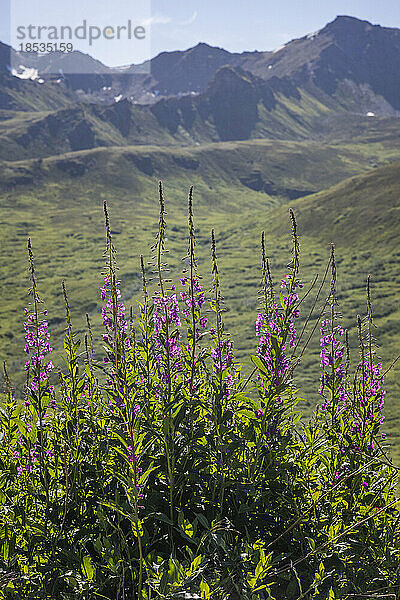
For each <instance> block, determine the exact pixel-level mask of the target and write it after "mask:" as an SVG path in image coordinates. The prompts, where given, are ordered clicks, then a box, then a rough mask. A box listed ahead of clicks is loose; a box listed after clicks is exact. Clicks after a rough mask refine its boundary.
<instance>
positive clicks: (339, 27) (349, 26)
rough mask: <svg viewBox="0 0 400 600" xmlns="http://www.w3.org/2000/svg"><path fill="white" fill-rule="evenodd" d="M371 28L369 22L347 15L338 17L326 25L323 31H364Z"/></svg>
mask: <svg viewBox="0 0 400 600" xmlns="http://www.w3.org/2000/svg"><path fill="white" fill-rule="evenodd" d="M370 27H373V25H372V23H370V22H369V21H363V20H361V19H357V18H356V17H351V16H349V15H338V16H337V17H336V19H334V20H333V21H331V22H330V23H328V24H327V25H326V26H325V27H324V30H325V31H349V30H351V31H356V30H360V29H366V28H370Z"/></svg>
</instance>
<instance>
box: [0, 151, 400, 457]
mask: <svg viewBox="0 0 400 600" xmlns="http://www.w3.org/2000/svg"><path fill="white" fill-rule="evenodd" d="M390 152H392V154H394V153H395V149H393V150H390V149H389V148H388V147H387V148H386V147H384V148H383V150H382V147H379V148H377V147H374V146H372V147H370V146H362V145H361V144H359V145H358V146H351V147H347V146H340V147H335V146H333V145H326V146H323V147H322V148H321V146H320V145H318V144H316V143H296V142H271V141H267V140H263V141H261V140H258V141H254V142H239V143H237V142H235V143H234V142H229V143H219V144H215V145H208V146H200V147H198V148H196V149H193V150H189V149H187V150H172V149H166V148H165V149H162V148H152V147H143V148H113V149H97V150H92V151H82V152H78V153H73V154H69V155H64V156H61V157H52V158H50V159H46V160H44V161H43V163H42V165H41V167H40V171H39V173H37V172H35V171H34V169H35V168H36V167H35V165H36V164H37V163H35V161H26V162H21V163H18V164H10V163H8V164H7V165H6V167H3V173H2V181H3V186H4V187H3V192H2V206H1V212H0V221H1V224H2V236H1V250H2V255H3V256H4V257H5V259H4V260H3V263H2V267H1V284H2V290H3V292H2V299H3V301H2V303H1V309H0V324H1V325H0V327H1V329H0V336H1V337H0V341H1V355H2V358H6V359H7V362H8V363H9V369H10V371H11V372H16V371H18V369H19V370H21V365H22V361H23V351H22V350H23V329H22V317H23V308H24V306H26V305H27V302H28V299H27V297H26V291H27V278H26V275H27V263H26V240H27V238H28V236H31V237H32V243H33V246H34V250H35V255H36V262H37V268H38V276H39V283H40V289H41V290H42V295H43V299H44V300H45V301H46V305H47V307H48V309H49V317H50V325H51V329H52V332H53V338H54V342H55V347H56V348H59V344H60V339H61V334H62V331H63V327H64V325H63V324H62V322H61V318H60V310H61V309H62V308H61V307H62V292H61V280H62V279H65V280H66V281H67V286H68V289H69V291H70V301H71V307H72V311H73V314H74V323H75V325H76V326H77V327H78V328H79V329H80V330H81V331H83V328H84V325H85V324H84V319H83V315H84V313H85V312H86V311H87V312H89V313H90V314H91V316H92V317H93V319H94V323H95V325H96V327H98V325H99V318H98V307H99V295H98V292H97V290H98V287H99V281H100V272H101V269H102V263H103V259H102V252H103V249H104V232H103V223H102V203H103V201H104V200H107V201H108V203H109V207H110V213H111V218H112V229H113V231H114V239H115V242H116V245H117V248H118V258H119V264H120V267H121V268H120V276H121V279H122V288H123V291H124V297H125V299H126V300H127V303H128V304H129V303H131V302H132V303H135V301H136V300H137V299H138V298H139V297H140V276H139V255H140V254H141V253H143V254H144V255H145V257H146V258H147V259H150V256H151V253H150V249H149V239H151V238H152V236H154V234H155V232H156V229H157V218H158V216H157V189H156V180H157V178H158V177H160V178H162V179H163V180H164V182H165V193H166V199H167V206H168V213H169V214H168V227H169V230H168V245H169V248H170V250H171V256H173V257H174V260H173V261H172V262H173V265H172V267H173V266H175V267H178V268H180V263H179V260H177V258H176V257H179V256H183V255H184V254H185V252H186V198H187V190H188V188H189V185H191V184H194V186H195V213H196V226H197V229H198V252H199V261H200V268H201V272H202V273H203V274H204V276H205V278H206V280H207V277H208V275H209V273H210V265H209V240H210V230H211V227H215V230H216V236H217V251H218V255H219V256H220V263H221V272H222V284H223V290H224V295H225V297H226V304H227V313H226V320H227V324H228V326H229V328H230V329H231V331H232V332H235V340H236V345H237V348H238V358H239V359H243V358H244V356H245V355H246V354H248V351H249V349H250V348H251V347H253V345H254V338H253V334H252V332H253V322H254V318H255V314H256V309H257V290H258V287H259V279H260V275H259V262H260V261H259V236H260V231H261V230H262V229H265V231H266V239H267V245H268V253H269V255H270V257H271V263H272V268H273V272H274V274H275V276H276V277H279V276H280V274H281V272H283V271H284V267H285V265H286V262H287V256H288V249H289V246H290V234H289V220H288V217H287V208H288V205H286V206H285V203H287V202H288V199H287V197H286V198H285V196H284V195H281V196H269V195H267V194H265V193H263V192H256V191H253V190H251V189H249V188H248V187H246V186H244V185H243V184H242V183H241V182H240V179H241V178H243V176H244V175H248V174H249V173H253V172H255V171H258V172H260V173H261V175H262V176H263V177H265V178H266V179H267V177H268V179H269V180H270V181H273V182H274V183H275V184H276V186H278V187H280V188H281V189H283V190H285V189H292V188H293V187H294V186H296V189H297V190H299V189H300V190H301V189H303V190H321V189H323V188H326V187H329V186H330V185H332V184H335V183H337V182H338V181H340V180H341V179H344V178H345V177H348V176H349V175H353V174H354V173H360V172H362V171H365V170H366V169H368V168H371V166H372V164H371V163H372V161H373V160H375V159H377V158H379V159H381V160H383V157H384V158H385V159H386V160H388V159H389V155H390ZM143 158H146V159H147V162H146V161H144V162H143ZM390 158H391V156H390ZM182 159H186V160H187V159H194V160H195V161H197V162H198V167H197V168H196V169H194V170H193V168H192V169H189V168H185V167H184V166H182ZM149 164H151V166H152V170H153V173H152V175H147V174H146V173H144V172H143V165H147V167H148V165H149ZM183 164H187V163H185V161H183ZM327 164H329V165H330V168H329V169H328V168H327V166H326V165H327ZM138 165H139V166H140V168H141V169H142V170H140V169H139V168H138ZM147 167H146V168H147ZM71 169H72V170H74V169H78V171H79V172H82V173H83V174H82V175H81V176H75V177H71V176H69V175H68V172H69V171H70V170H71ZM399 172H400V168H399V165H398V164H394V165H391V166H388V167H384V168H381V169H378V170H375V169H372V170H371V171H370V174H368V175H366V176H362V177H356V178H352V179H350V180H346V181H345V182H344V183H342V184H339V185H338V186H337V187H334V188H332V189H331V190H329V191H327V192H321V193H319V194H317V195H313V196H309V197H308V198H305V199H299V200H297V201H293V202H291V205H292V206H293V208H294V209H295V211H296V214H297V218H298V223H299V232H300V235H301V243H302V246H303V252H302V256H303V267H304V272H303V277H304V279H305V281H306V282H309V281H311V280H312V277H313V275H314V274H315V273H317V272H318V273H320V274H322V273H323V270H324V265H325V263H326V261H327V260H328V257H329V243H330V242H331V241H334V242H336V244H337V258H338V270H339V303H340V304H339V306H340V309H341V311H342V313H343V315H344V321H345V324H346V326H349V327H350V328H351V333H352V335H353V342H352V344H353V346H355V345H356V343H355V341H354V323H355V317H356V314H357V313H358V312H360V313H362V312H363V310H364V307H365V295H364V289H365V280H366V277H367V274H368V273H371V275H372V281H373V286H374V308H375V314H376V324H377V325H378V329H377V331H376V336H377V338H378V340H379V343H380V344H381V345H382V355H383V358H384V360H385V364H388V362H389V361H390V357H393V356H394V355H395V353H396V352H398V351H400V341H399V335H398V334H399V331H398V329H399V328H398V317H399V304H398V294H399V291H400V290H399V286H400V273H399V269H398V264H397V257H398V250H397V248H398V237H399V233H398V232H399V216H398V215H399V211H398V208H397V204H398V202H397V198H398V195H399V192H400V189H399V188H400V185H399V181H400V177H399ZM27 173H28V175H29V174H30V175H31V176H32V177H33V181H35V182H36V185H26V186H17V187H16V188H15V189H13V188H12V187H11V186H10V187H9V188H8V189H7V188H6V185H5V184H7V177H8V178H9V179H11V180H12V179H13V178H18V177H19V176H27ZM227 215H228V218H227ZM303 366H304V367H305V368H304V369H302V372H303V373H304V376H303V384H304V390H305V395H306V397H307V401H308V402H309V403H310V404H313V403H315V401H316V400H318V397H317V394H316V385H315V381H316V380H317V379H318V343H317V340H314V342H313V346H312V351H311V354H310V356H309V358H308V359H307V362H306V363H304V365H303ZM16 382H17V383H18V384H19V385H21V384H22V379H21V378H17V380H16ZM389 383H390V388H391V390H392V395H391V396H390V397H389V399H388V402H387V405H388V416H390V417H392V416H395V414H396V410H397V406H398V402H399V401H400V394H399V392H400V387H399V385H398V384H397V383H396V381H395V372H393V373H392V374H391V377H390V379H389ZM395 427H397V423H396V422H393V426H392V428H393V435H395V433H396V430H395ZM399 450H400V448H399Z"/></svg>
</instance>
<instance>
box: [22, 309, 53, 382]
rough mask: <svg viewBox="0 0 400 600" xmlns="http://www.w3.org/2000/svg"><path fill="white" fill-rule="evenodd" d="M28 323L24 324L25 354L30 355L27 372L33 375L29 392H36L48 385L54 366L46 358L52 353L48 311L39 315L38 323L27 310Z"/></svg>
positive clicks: (33, 315) (26, 364) (26, 366)
mask: <svg viewBox="0 0 400 600" xmlns="http://www.w3.org/2000/svg"><path fill="white" fill-rule="evenodd" d="M24 312H25V317H26V321H25V322H24V329H25V352H26V354H28V355H29V360H27V361H26V363H25V371H28V372H29V373H30V374H31V375H33V377H32V379H31V381H30V383H29V390H30V391H32V392H36V391H37V390H38V389H39V386H41V387H42V388H43V386H44V385H45V384H46V382H47V380H48V378H49V376H50V373H51V371H52V370H53V368H54V365H53V363H52V361H51V360H49V361H48V362H46V360H47V359H46V356H47V355H48V354H50V353H51V352H52V350H53V349H52V348H51V346H50V341H49V340H50V332H49V331H48V327H49V323H48V321H47V319H45V318H44V319H42V320H41V316H43V317H46V316H47V311H43V312H41V313H39V320H38V322H37V321H36V315H35V314H31V313H30V312H29V309H27V308H25V311H24Z"/></svg>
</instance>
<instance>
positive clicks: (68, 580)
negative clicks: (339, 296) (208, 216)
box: [0, 183, 400, 600]
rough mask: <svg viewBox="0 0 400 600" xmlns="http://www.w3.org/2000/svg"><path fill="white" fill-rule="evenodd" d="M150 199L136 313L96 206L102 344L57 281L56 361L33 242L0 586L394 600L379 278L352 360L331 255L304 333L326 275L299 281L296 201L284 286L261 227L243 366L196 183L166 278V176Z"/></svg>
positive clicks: (42, 595) (94, 594)
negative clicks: (312, 386) (180, 262)
mask: <svg viewBox="0 0 400 600" xmlns="http://www.w3.org/2000/svg"><path fill="white" fill-rule="evenodd" d="M159 200H160V215H159V227H158V233H157V237H156V240H155V243H154V245H153V246H152V253H153V254H152V260H151V262H150V263H149V264H148V265H145V261H144V258H143V256H142V257H141V259H140V269H141V273H142V281H143V299H142V301H141V303H140V304H139V311H138V314H133V312H132V310H130V311H127V310H126V307H125V305H124V302H123V300H122V294H121V291H120V289H119V285H120V284H119V281H118V267H117V261H116V250H115V247H114V243H113V239H112V234H111V228H110V219H109V214H108V209H107V206H106V205H104V213H105V229H106V250H105V267H104V272H103V275H102V278H103V279H102V283H101V287H100V293H99V296H100V298H101V302H102V309H101V315H102V320H103V334H102V340H101V346H102V351H99V348H98V347H97V345H96V339H95V336H94V334H93V332H92V328H91V324H90V320H89V316H88V315H86V323H87V334H86V335H85V337H84V340H82V342H83V343H82V344H81V340H80V339H79V338H78V336H77V335H76V333H75V332H74V330H73V327H72V324H71V311H70V305H69V300H68V294H67V287H66V285H65V283H64V282H63V284H62V289H63V295H64V300H65V322H66V328H65V339H64V355H63V358H64V363H65V364H64V366H63V368H62V369H60V368H59V369H56V368H55V367H54V366H53V362H52V359H51V356H52V348H51V341H50V333H49V328H48V322H47V313H46V310H45V309H44V305H43V303H42V300H41V298H40V296H39V292H38V286H37V279H36V271H35V264H34V258H33V252H32V247H31V242H30V240H29V242H28V258H29V267H30V278H31V289H30V302H29V306H28V307H27V309H26V311H25V313H26V314H25V325H24V327H25V339H26V346H25V352H26V356H27V359H26V366H25V370H26V385H25V394H24V396H23V397H16V395H15V392H14V391H13V387H12V384H11V381H10V377H9V375H8V372H7V368H6V365H4V381H5V391H6V394H5V396H4V402H3V403H2V406H1V411H0V424H1V446H0V481H1V486H0V503H1V511H0V549H1V554H0V598H4V599H8V598H10V599H11V598H13V599H14V598H15V599H21V598H24V599H32V600H33V599H38V600H39V599H55V598H57V599H58V598H60V599H62V600H64V599H65V600H67V599H75V598H83V599H87V600H89V599H90V600H91V599H95V598H99V599H100V598H102V599H109V600H116V599H118V600H128V599H129V600H131V599H138V600H151V599H154V600H155V599H157V598H162V599H178V598H181V599H183V598H193V599H194V598H203V599H213V600H225V599H231V600H241V599H245V600H261V599H265V598H270V599H276V600H280V599H286V598H289V599H290V598H293V599H295V600H301V599H302V598H306V599H308V598H315V597H319V598H321V599H327V600H328V599H334V598H340V599H345V598H393V599H394V598H396V597H398V593H399V591H400V569H399V564H400V562H399V561H400V530H399V524H400V513H399V511H398V508H397V500H396V498H395V486H396V482H397V471H398V470H397V468H396V467H394V466H393V465H392V463H391V461H390V459H389V458H388V456H387V454H386V450H385V447H384V441H383V438H384V434H381V425H382V422H383V418H384V417H383V407H384V397H385V390H384V383H383V375H384V373H383V371H382V364H381V363H380V362H379V360H378V358H377V356H376V353H375V350H374V347H373V338H372V328H373V314H372V303H371V294H370V282H369V280H368V284H367V315H366V317H365V318H361V317H358V318H357V327H358V344H359V360H358V364H357V366H356V369H355V372H352V371H351V369H350V364H351V361H350V351H349V342H348V335H347V332H346V331H344V330H343V328H342V327H341V324H340V320H339V315H338V307H337V300H336V263H335V254H334V249H333V248H332V253H331V257H330V261H329V265H328V268H327V271H326V273H325V277H324V280H323V281H322V284H321V286H320V288H319V290H318V293H317V295H316V298H315V300H314V302H313V303H311V304H312V307H311V310H310V312H309V313H308V315H304V319H303V321H302V322H303V323H304V324H303V326H302V328H301V329H300V327H299V325H298V320H299V316H300V313H301V311H302V310H303V307H304V306H305V304H304V299H305V298H306V297H307V296H308V295H309V294H310V292H311V291H312V289H313V287H314V285H315V284H316V280H315V281H314V283H313V284H312V285H311V287H310V288H309V289H308V290H307V291H303V284H302V283H301V281H300V279H299V268H300V250H299V239H298V235H297V226H296V221H295V217H294V214H293V212H292V211H291V213H290V217H291V223H292V233H293V254H292V257H291V262H290V263H289V266H288V272H287V274H286V275H284V276H283V278H282V279H281V281H280V283H278V284H277V285H276V284H274V282H273V280H272V276H271V271H270V264H269V259H268V257H267V251H266V246H265V238H264V233H262V238H261V280H262V282H261V289H260V295H259V300H260V303H259V306H260V308H259V311H258V314H257V315H256V316H255V351H254V354H253V355H252V356H251V360H252V362H253V366H254V369H253V372H252V373H251V375H250V376H249V377H247V378H245V377H244V376H243V375H242V371H241V366H240V365H239V364H238V363H237V361H236V360H235V357H234V344H233V340H232V339H231V337H230V335H229V334H228V332H227V331H226V329H225V327H224V318H223V317H224V310H225V306H224V299H223V297H222V294H221V282H220V267H219V262H218V247H217V241H216V238H215V234H214V231H212V234H211V265H212V268H211V276H212V289H211V290H207V289H205V288H204V285H203V283H202V278H201V276H200V274H199V271H198V263H197V259H196V238H195V226H194V217H193V189H191V190H190V193H189V210H188V250H187V255H186V256H185V257H184V261H185V264H184V269H183V273H182V274H181V277H180V278H179V279H176V281H175V280H172V279H170V278H169V273H168V270H167V264H166V253H167V248H166V241H167V240H166V228H167V224H166V217H167V214H166V211H165V202H164V196H163V190H162V186H161V183H160V186H159ZM329 274H330V279H331V285H330V293H329V296H328V298H327V300H326V301H325V302H324V303H323V305H322V308H317V305H318V301H319V298H320V295H321V290H322V288H323V284H324V281H325V280H326V279H327V278H328V277H329ZM153 279H155V283H156V289H155V291H154V292H151V291H150V290H151V289H154V283H153V284H151V288H150V281H151V280H153ZM173 281H175V283H173ZM318 328H320V336H321V381H320V384H319V395H320V402H319V403H318V406H317V408H316V410H315V411H314V413H313V415H312V417H311V418H310V419H309V420H308V422H307V421H306V420H304V419H303V420H300V417H301V414H300V412H299V411H298V410H297V409H296V406H297V404H298V402H299V400H300V399H301V398H300V397H299V394H298V391H297V389H296V385H295V373H296V369H298V368H301V358H302V356H303V354H304V351H305V350H306V348H307V345H308V342H309V340H310V339H311V337H312V335H313V332H314V331H315V330H317V329H318ZM309 329H310V330H311V331H308V330H309ZM298 331H299V333H298ZM316 388H317V390H318V384H317V385H316Z"/></svg>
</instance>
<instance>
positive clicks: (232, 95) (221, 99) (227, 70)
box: [205, 67, 259, 141]
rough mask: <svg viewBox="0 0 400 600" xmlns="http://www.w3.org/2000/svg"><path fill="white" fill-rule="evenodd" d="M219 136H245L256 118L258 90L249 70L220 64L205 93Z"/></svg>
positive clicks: (255, 121) (231, 137) (226, 138)
mask: <svg viewBox="0 0 400 600" xmlns="http://www.w3.org/2000/svg"><path fill="white" fill-rule="evenodd" d="M205 97H206V100H207V101H208V104H209V109H210V113H211V115H212V117H213V120H214V124H215V127H216V130H217V132H218V136H219V138H220V139H221V140H223V141H225V140H245V139H248V138H249V137H250V135H251V132H252V130H253V128H254V127H255V125H256V123H257V119H258V106H257V105H258V101H259V93H258V90H257V87H256V85H255V84H254V82H253V81H252V78H251V76H250V77H249V74H248V75H247V76H246V73H245V72H244V71H242V70H239V69H234V68H232V67H222V68H221V69H220V70H219V71H218V73H217V76H216V77H215V79H214V81H213V82H212V83H211V84H210V86H209V87H208V89H207V92H206V94H205Z"/></svg>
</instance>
